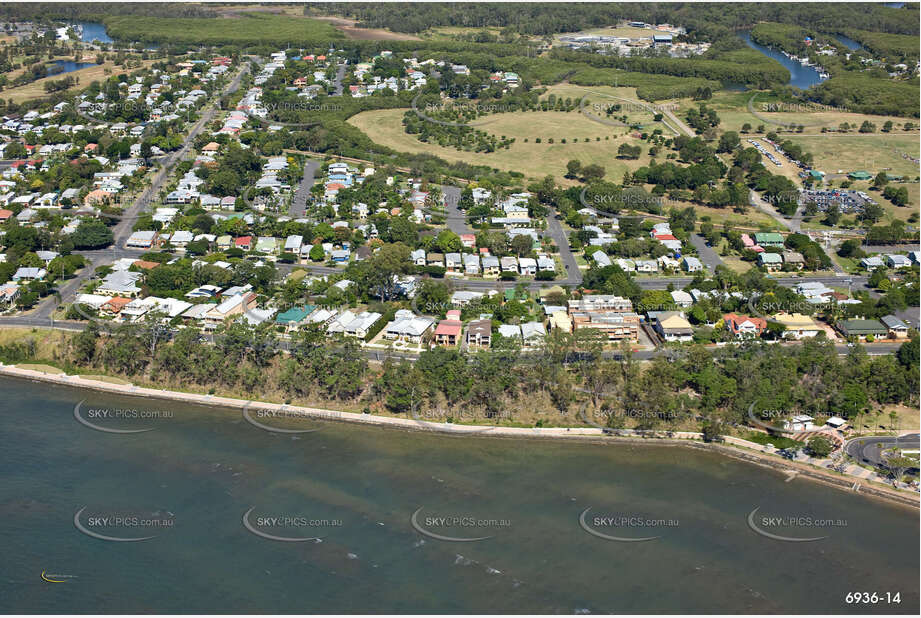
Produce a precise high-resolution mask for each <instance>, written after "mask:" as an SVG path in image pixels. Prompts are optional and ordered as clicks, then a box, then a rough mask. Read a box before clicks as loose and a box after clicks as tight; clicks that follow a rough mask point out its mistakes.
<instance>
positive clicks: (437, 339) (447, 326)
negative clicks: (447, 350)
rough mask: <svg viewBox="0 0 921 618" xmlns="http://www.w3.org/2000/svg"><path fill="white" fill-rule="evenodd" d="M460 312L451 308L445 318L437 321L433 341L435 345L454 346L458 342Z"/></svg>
mask: <svg viewBox="0 0 921 618" xmlns="http://www.w3.org/2000/svg"><path fill="white" fill-rule="evenodd" d="M460 316H461V312H460V311H458V310H456V309H452V310H451V311H448V312H447V314H446V319H444V320H442V321H441V322H439V323H438V326H437V327H436V328H435V336H434V339H433V342H434V344H435V345H445V346H456V345H457V344H458V343H460V337H461V331H462V330H463V322H461V319H460Z"/></svg>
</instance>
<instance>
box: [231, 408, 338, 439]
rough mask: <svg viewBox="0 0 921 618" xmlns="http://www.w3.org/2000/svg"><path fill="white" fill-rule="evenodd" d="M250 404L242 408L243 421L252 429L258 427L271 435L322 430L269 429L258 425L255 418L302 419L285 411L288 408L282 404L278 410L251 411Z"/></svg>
mask: <svg viewBox="0 0 921 618" xmlns="http://www.w3.org/2000/svg"><path fill="white" fill-rule="evenodd" d="M252 403H253V402H252V401H248V402H246V405H245V406H243V419H244V420H245V421H246V422H247V423H249V424H250V425H253V426H254V427H258V428H259V429H262V430H264V431H271V432H272V433H287V434H299V433H313V432H315V431H320V430H321V429H322V427H316V428H314V429H282V428H281V427H271V426H269V425H266V424H264V423H260V422H259V421H257V420H256V418H266V419H268V418H302V417H301V416H300V415H298V414H295V413H294V412H291V411H289V410H287V407H288V406H286V405H284V404H282V405H281V407H280V408H278V409H272V408H259V409H258V410H255V411H251V410H250V405H251V404H252ZM254 417H256V418H254Z"/></svg>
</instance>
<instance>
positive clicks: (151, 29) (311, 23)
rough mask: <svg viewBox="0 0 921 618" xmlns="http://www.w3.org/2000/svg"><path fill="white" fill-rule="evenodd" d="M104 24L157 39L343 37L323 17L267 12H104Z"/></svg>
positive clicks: (120, 34)
mask: <svg viewBox="0 0 921 618" xmlns="http://www.w3.org/2000/svg"><path fill="white" fill-rule="evenodd" d="M105 24H106V27H107V29H108V31H109V35H110V36H111V37H112V38H113V39H117V40H125V41H154V42H159V43H180V44H181V43H194V44H205V45H209V44H211V45H221V44H248V43H252V44H257V43H262V44H268V45H286V44H292V45H298V44H300V45H306V44H318V43H320V42H325V43H328V42H329V41H333V40H340V39H344V38H345V35H343V34H342V32H340V31H339V30H338V29H337V28H335V27H334V26H333V25H332V24H330V23H328V22H325V21H321V20H318V19H309V18H303V19H294V18H292V17H290V16H287V15H274V14H268V13H243V14H241V16H240V17H219V18H210V19H209V18H177V17H137V16H131V17H123V16H107V17H106V18H105Z"/></svg>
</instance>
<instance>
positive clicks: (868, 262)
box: [860, 255, 886, 270]
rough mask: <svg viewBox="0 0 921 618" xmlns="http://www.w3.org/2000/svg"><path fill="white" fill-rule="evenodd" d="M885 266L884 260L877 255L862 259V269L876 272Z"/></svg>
mask: <svg viewBox="0 0 921 618" xmlns="http://www.w3.org/2000/svg"><path fill="white" fill-rule="evenodd" d="M885 265H886V264H885V262H883V259H882V258H881V257H879V256H877V255H871V256H870V257H865V258H861V260H860V267H861V268H865V269H867V270H874V269H876V268H880V267H882V266H885Z"/></svg>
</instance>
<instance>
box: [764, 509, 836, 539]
mask: <svg viewBox="0 0 921 618" xmlns="http://www.w3.org/2000/svg"><path fill="white" fill-rule="evenodd" d="M760 509H761V507H760V506H759V507H755V509H754V510H752V512H751V513H749V514H748V527H749V528H751V530H752V532H754V533H755V534H759V535H761V536H763V537H765V538H768V539H772V540H774V541H782V542H784V543H810V542H812V541H821V540H823V539H827V538H828V536H814V537H808V538H803V537H793V536H783V535H780V534H774V533H772V532H768V531H767V530H764V528H770V527H784V528H791V527H793V528H826V527H843V526H847V520H843V519H819V518H813V517H810V516H795V517H764V516H762V517H759V518H755V514H756V513H757V512H758V511H759V510H760ZM759 524H760V525H759Z"/></svg>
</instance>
